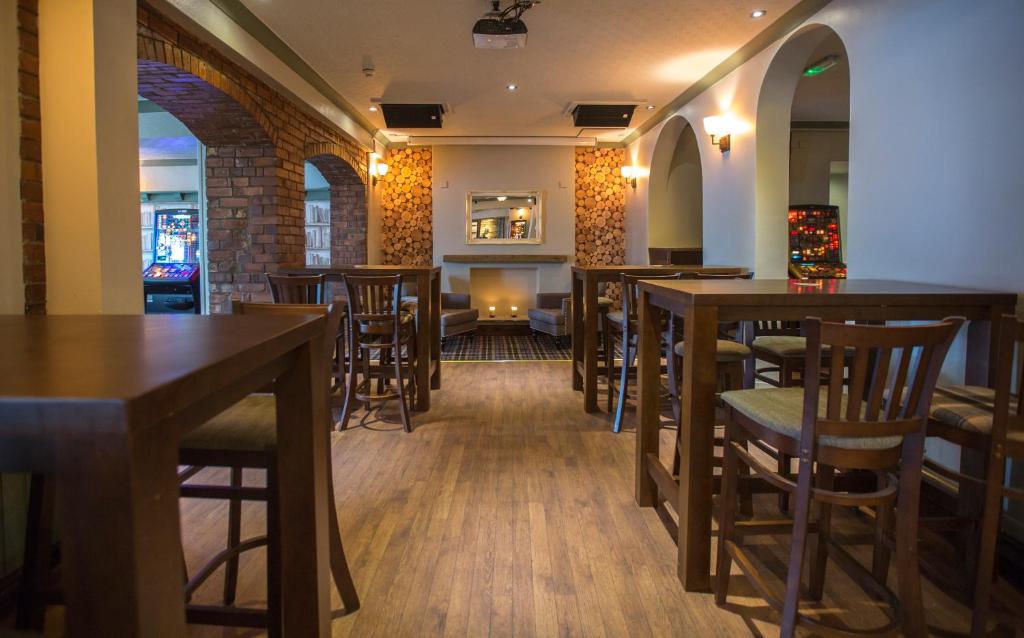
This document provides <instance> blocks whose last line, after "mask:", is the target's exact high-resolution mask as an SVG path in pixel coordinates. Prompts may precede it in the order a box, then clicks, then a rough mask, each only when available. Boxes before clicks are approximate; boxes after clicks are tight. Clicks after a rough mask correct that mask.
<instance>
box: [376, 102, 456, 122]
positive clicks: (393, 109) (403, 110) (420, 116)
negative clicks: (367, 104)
mask: <svg viewBox="0 0 1024 638" xmlns="http://www.w3.org/2000/svg"><path fill="white" fill-rule="evenodd" d="M380 110H381V111H383V112H384V124H385V125H386V126H387V127H388V128H441V124H442V119H443V117H444V105H441V104H381V105H380Z"/></svg>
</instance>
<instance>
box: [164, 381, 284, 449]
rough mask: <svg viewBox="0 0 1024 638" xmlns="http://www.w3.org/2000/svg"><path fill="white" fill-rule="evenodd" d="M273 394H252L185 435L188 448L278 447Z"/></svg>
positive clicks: (184, 438) (182, 444) (184, 440)
mask: <svg viewBox="0 0 1024 638" xmlns="http://www.w3.org/2000/svg"><path fill="white" fill-rule="evenodd" d="M275 406H276V402H275V400H274V395H272V394H250V395H249V396H247V397H245V398H244V399H242V400H241V401H239V402H238V403H236V404H235V405H233V406H231V407H230V408H228V409H227V410H225V411H223V412H221V413H220V414H218V415H217V416H215V417H213V418H212V419H210V420H209V421H207V422H206V423H204V424H202V425H201V426H199V427H198V428H196V429H194V430H192V431H191V432H187V433H186V434H185V435H184V436H182V437H181V448H182V449H184V450H238V451H244V452H263V451H266V450H272V449H274V448H275V447H277V410H276V409H275Z"/></svg>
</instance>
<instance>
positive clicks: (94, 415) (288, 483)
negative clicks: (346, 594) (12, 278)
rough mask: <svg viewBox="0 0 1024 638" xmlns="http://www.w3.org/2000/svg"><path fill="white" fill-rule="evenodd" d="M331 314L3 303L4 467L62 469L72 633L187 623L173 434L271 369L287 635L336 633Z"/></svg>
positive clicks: (166, 628) (0, 436)
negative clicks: (19, 309)
mask: <svg viewBox="0 0 1024 638" xmlns="http://www.w3.org/2000/svg"><path fill="white" fill-rule="evenodd" d="M325 323H326V322H325V320H324V318H323V317H322V316H314V315H309V316H283V315H282V316H254V315H238V316H234V315H217V316H195V315H174V316H172V315H150V316H138V315H135V316H128V315H125V316H116V315H88V316H69V315H63V316H59V315H58V316H13V315H5V316H0V352H3V356H2V357H0V467H2V468H3V469H5V470H13V471H36V472H49V471H53V472H54V473H55V477H56V484H57V507H58V518H59V520H60V525H61V530H62V533H61V559H62V570H63V571H62V574H63V587H64V596H65V599H66V601H67V604H68V615H67V625H68V635H69V636H175V637H177V636H183V635H185V596H184V590H183V589H182V574H181V537H180V533H179V520H178V479H177V472H176V468H177V464H178V440H179V438H180V437H181V435H182V433H184V432H186V431H188V430H190V429H192V428H194V427H196V426H198V425H200V424H201V423H203V422H204V421H206V420H207V419H209V418H210V417H212V416H214V415H216V414H217V413H218V412H220V411H222V410H224V409H225V408H227V407H229V406H230V405H232V404H233V403H235V402H236V401H238V400H239V399H241V398H243V397H244V396H246V395H247V394H249V393H251V392H253V391H256V390H258V389H259V388H261V387H262V386H264V385H265V384H267V383H268V382H271V381H274V380H276V382H275V385H274V388H275V394H276V395H277V405H278V406H279V408H281V409H279V410H278V412H277V437H278V453H279V454H280V460H279V464H280V467H281V471H280V472H279V473H278V476H279V481H280V488H281V495H280V503H281V505H280V520H279V523H278V526H279V530H280V540H281V563H282V570H283V571H282V574H281V579H282V588H281V591H282V592H283V595H282V601H281V602H282V625H283V630H284V635H286V636H303V637H305V636H327V635H329V634H330V627H329V623H330V591H331V590H330V578H329V574H330V572H329V568H328V566H329V565H330V560H329V558H330V557H329V552H328V544H327V538H328V537H327V532H328V530H327V520H328V519H327V507H328V499H327V487H328V485H330V450H329V449H328V444H327V441H328V438H327V437H326V436H324V433H325V432H327V431H328V428H329V427H330V425H329V424H328V423H327V413H326V410H324V409H323V405H324V403H325V402H326V401H327V395H326V393H327V384H326V383H325V382H319V380H322V379H326V378H327V377H326V370H327V364H326V362H325V361H324V356H323V346H322V343H323V342H322V339H323V334H324V327H325ZM314 379H316V380H318V382H314Z"/></svg>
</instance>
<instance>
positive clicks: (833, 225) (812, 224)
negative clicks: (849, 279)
mask: <svg viewBox="0 0 1024 638" xmlns="http://www.w3.org/2000/svg"><path fill="white" fill-rule="evenodd" d="M789 278H790V279H846V264H845V263H843V248H842V242H841V241H840V239H839V208H838V207H836V206H790V207H789Z"/></svg>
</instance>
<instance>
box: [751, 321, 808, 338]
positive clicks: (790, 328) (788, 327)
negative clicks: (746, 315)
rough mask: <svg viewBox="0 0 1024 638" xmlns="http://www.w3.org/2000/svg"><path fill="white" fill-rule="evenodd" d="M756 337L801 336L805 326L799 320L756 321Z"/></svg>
mask: <svg viewBox="0 0 1024 638" xmlns="http://www.w3.org/2000/svg"><path fill="white" fill-rule="evenodd" d="M752 323H753V324H754V336H755V337H799V336H802V335H803V327H802V326H801V322H799V321H754V322H752Z"/></svg>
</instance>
